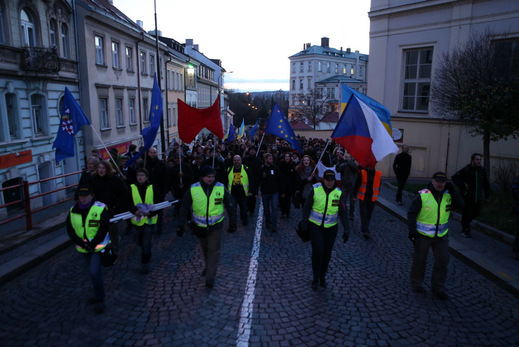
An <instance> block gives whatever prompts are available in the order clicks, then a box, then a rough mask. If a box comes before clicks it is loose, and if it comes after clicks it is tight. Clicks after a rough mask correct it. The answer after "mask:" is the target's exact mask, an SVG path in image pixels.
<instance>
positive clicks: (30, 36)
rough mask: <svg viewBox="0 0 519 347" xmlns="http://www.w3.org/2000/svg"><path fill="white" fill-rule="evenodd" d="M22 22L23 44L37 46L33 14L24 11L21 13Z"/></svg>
mask: <svg viewBox="0 0 519 347" xmlns="http://www.w3.org/2000/svg"><path fill="white" fill-rule="evenodd" d="M20 22H21V25H22V42H23V44H24V46H29V47H34V46H36V23H35V21H34V17H33V16H32V14H31V13H30V12H29V11H28V10H26V9H23V10H21V11H20Z"/></svg>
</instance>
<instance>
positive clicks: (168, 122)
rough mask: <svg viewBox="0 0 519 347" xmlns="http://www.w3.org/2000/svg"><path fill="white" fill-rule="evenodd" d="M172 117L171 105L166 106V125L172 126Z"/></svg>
mask: <svg viewBox="0 0 519 347" xmlns="http://www.w3.org/2000/svg"><path fill="white" fill-rule="evenodd" d="M172 117H173V109H172V108H171V107H168V119H167V126H168V127H170V126H172V125H171V120H172Z"/></svg>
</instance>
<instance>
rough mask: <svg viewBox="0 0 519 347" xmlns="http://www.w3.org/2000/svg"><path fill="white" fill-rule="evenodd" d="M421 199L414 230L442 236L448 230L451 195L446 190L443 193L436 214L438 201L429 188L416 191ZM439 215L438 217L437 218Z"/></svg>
mask: <svg viewBox="0 0 519 347" xmlns="http://www.w3.org/2000/svg"><path fill="white" fill-rule="evenodd" d="M418 193H419V194H420V198H421V199H422V209H421V210H420V213H418V216H417V217H416V230H417V231H418V232H419V233H420V234H422V235H424V236H428V237H434V236H438V237H442V236H445V234H447V232H448V231H449V215H450V207H451V195H450V193H449V192H448V191H447V190H446V191H445V192H444V193H443V197H442V201H441V203H440V210H439V215H438V202H437V201H436V199H435V198H434V196H433V194H432V193H431V191H430V190H429V189H422V190H420V191H419V192H418ZM438 217H439V218H438Z"/></svg>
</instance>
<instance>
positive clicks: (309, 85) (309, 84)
mask: <svg viewBox="0 0 519 347" xmlns="http://www.w3.org/2000/svg"><path fill="white" fill-rule="evenodd" d="M307 82H308V84H307V86H308V89H312V88H311V86H312V79H311V78H310V77H309V78H308V80H307Z"/></svg>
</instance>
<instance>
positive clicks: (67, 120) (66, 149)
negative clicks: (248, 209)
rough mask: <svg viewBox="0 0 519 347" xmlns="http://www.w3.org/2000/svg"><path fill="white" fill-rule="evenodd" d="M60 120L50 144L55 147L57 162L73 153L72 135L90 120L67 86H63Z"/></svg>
mask: <svg viewBox="0 0 519 347" xmlns="http://www.w3.org/2000/svg"><path fill="white" fill-rule="evenodd" d="M60 120H61V122H60V124H59V128H58V133H57V134H56V139H55V140H54V143H53V144H52V148H56V162H57V163H59V162H60V161H61V160H63V159H65V158H68V157H73V156H74V155H75V153H74V136H75V135H76V134H77V133H78V132H79V131H80V130H81V127H82V126H83V125H89V124H90V121H89V120H88V118H87V117H86V116H85V113H84V112H83V110H82V109H81V107H79V104H78V103H77V101H76V99H74V97H73V96H72V93H71V92H70V90H68V88H67V87H65V96H64V97H63V106H62V107H61V117H60Z"/></svg>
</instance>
